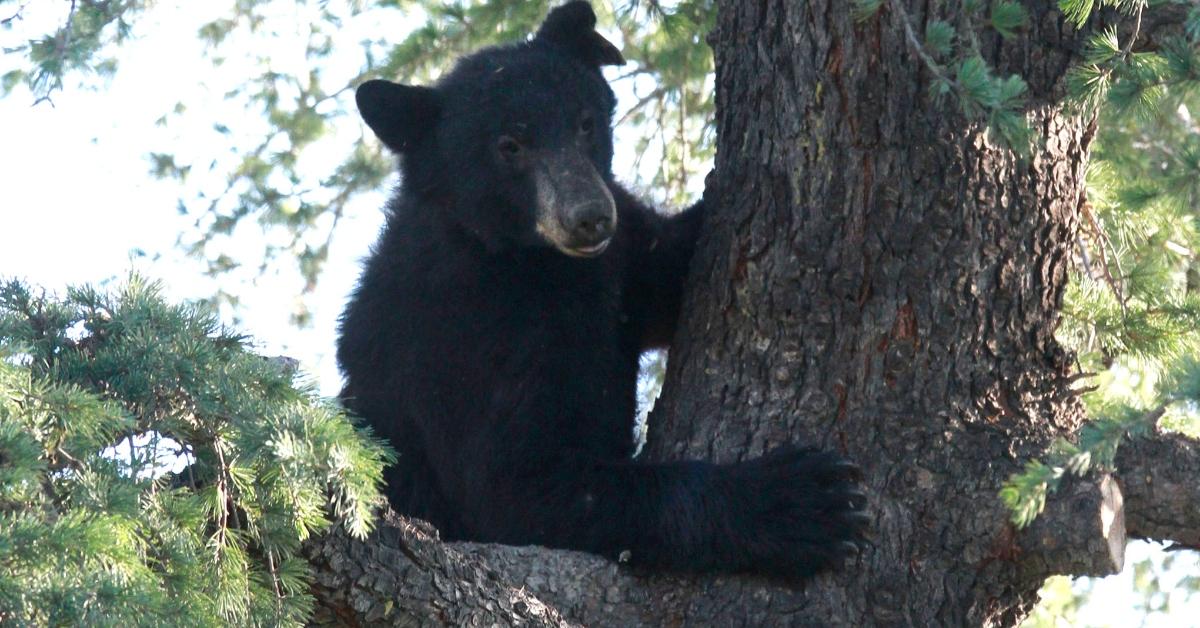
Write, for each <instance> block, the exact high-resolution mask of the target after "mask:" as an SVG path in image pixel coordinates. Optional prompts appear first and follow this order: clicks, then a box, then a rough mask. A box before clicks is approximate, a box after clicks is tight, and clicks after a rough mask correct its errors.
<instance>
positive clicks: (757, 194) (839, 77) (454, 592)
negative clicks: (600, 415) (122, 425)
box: [310, 0, 1200, 626]
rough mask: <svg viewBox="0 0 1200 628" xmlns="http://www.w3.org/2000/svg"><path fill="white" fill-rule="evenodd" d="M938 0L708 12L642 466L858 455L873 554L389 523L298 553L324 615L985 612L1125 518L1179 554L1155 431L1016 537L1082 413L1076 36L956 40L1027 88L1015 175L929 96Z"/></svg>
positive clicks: (1182, 505) (1182, 460) (1023, 594)
mask: <svg viewBox="0 0 1200 628" xmlns="http://www.w3.org/2000/svg"><path fill="white" fill-rule="evenodd" d="M942 4H943V3H925V2H916V1H915V0H913V1H908V2H903V3H901V5H893V4H892V3H886V4H885V8H884V9H883V10H882V11H881V12H880V14H879V15H878V16H877V17H875V18H872V19H871V20H869V21H866V22H863V23H856V22H855V21H854V19H853V18H852V17H851V15H850V11H849V7H848V5H847V3H845V2H835V1H834V0H809V1H800V0H790V1H785V0H755V1H747V0H720V1H719V2H718V11H719V18H718V26H717V30H716V31H715V33H713V34H712V36H711V37H710V42H711V43H712V44H713V46H714V50H715V53H716V65H717V111H718V120H717V123H718V136H719V144H718V158H717V165H716V168H715V170H714V173H713V174H712V175H711V176H710V177H709V179H708V189H707V190H706V193H705V194H706V197H707V198H708V200H709V201H710V204H711V206H712V207H715V208H716V209H715V211H714V213H713V215H712V217H711V220H710V221H709V222H708V224H706V226H705V233H704V236H703V237H702V241H701V245H700V247H699V251H698V253H697V257H696V259H695V261H694V263H693V268H692V279H691V285H690V290H689V296H688V299H687V305H686V308H685V309H686V313H685V317H684V320H683V321H682V325H681V330H680V332H679V336H678V338H677V341H676V343H675V349H674V352H673V354H672V356H671V360H670V364H669V368H668V373H667V381H666V388H665V390H664V393H663V397H662V399H661V400H660V402H659V404H658V408H657V409H656V411H655V413H654V415H653V416H652V417H651V431H650V442H649V443H648V447H647V452H646V454H645V455H646V456H648V457H650V458H655V459H678V458H685V457H693V458H694V457H699V458H706V459H710V460H717V461H730V460H739V459H744V458H747V457H751V456H756V455H759V454H761V453H762V452H763V451H765V450H767V449H769V448H770V447H772V446H774V445H778V444H783V443H789V442H796V443H806V444H819V445H821V446H824V447H828V448H833V449H837V450H839V451H841V452H843V453H845V454H846V455H848V456H849V457H851V458H853V459H854V460H856V461H858V462H859V463H861V464H862V465H863V467H864V469H865V471H866V476H867V483H868V486H869V487H870V490H871V512H872V514H874V515H875V517H876V518H877V524H876V532H875V535H876V536H875V549H874V550H873V551H870V552H868V553H866V554H865V555H864V556H863V557H862V558H861V560H860V561H859V563H858V564H857V565H851V566H848V568H847V569H846V570H844V571H843V572H841V573H838V574H832V575H826V576H822V577H820V578H818V579H817V580H815V581H813V582H810V583H807V584H804V585H801V586H798V587H789V586H784V585H781V584H780V583H772V582H767V581H763V580H760V579H755V578H747V577H728V576H726V577H695V576H664V575H657V576H645V575H639V574H634V573H630V572H629V571H628V570H626V569H624V568H621V567H619V566H616V565H614V564H611V563H609V562H607V561H604V560H603V559H600V558H596V557H594V556H589V555H586V554H579V553H574V552H559V551H550V550H544V549H539V548H512V547H501V546H488V545H474V544H454V545H445V544H441V543H438V542H437V541H436V539H435V538H434V537H433V536H431V535H430V534H429V533H428V532H427V531H423V530H422V528H421V527H420V526H417V525H414V524H411V523H407V522H405V521H404V520H400V519H393V520H391V521H390V522H389V523H388V524H387V525H386V526H385V527H384V529H382V530H381V531H380V532H378V533H377V534H376V535H375V536H374V537H372V538H371V539H369V540H368V541H367V542H356V541H351V540H349V539H346V538H345V537H344V536H340V535H332V536H329V537H326V538H325V539H321V540H318V541H316V542H314V544H313V545H312V546H310V555H311V556H313V557H314V561H315V562H316V563H317V564H318V569H319V572H320V575H319V578H318V586H317V587H316V589H315V590H316V591H317V593H318V597H319V598H320V601H321V605H322V615H321V618H322V620H323V621H324V622H326V623H332V622H341V623H360V624H364V625H365V624H375V623H379V624H387V625H410V624H443V625H468V624H478V625H490V624H529V625H564V624H568V623H569V622H581V623H584V624H586V625H594V626H633V625H821V626H829V625H854V626H874V625H919V626H926V625H952V626H964V625H1012V624H1015V623H1016V622H1017V621H1018V620H1019V619H1020V618H1021V617H1022V616H1023V615H1024V614H1025V613H1026V612H1027V610H1028V609H1029V607H1030V606H1031V605H1032V604H1033V603H1034V602H1035V601H1036V595H1035V592H1036V590H1037V588H1038V586H1039V585H1040V584H1041V582H1042V580H1043V579H1044V578H1045V577H1046V576H1047V575H1050V574H1053V573H1076V574H1085V573H1086V574H1092V575H1099V574H1105V573H1111V572H1113V571H1115V570H1117V569H1119V568H1120V566H1121V562H1122V560H1123V549H1124V540H1125V533H1126V532H1125V531H1126V526H1127V527H1128V531H1129V533H1130V534H1132V535H1135V536H1148V537H1153V538H1160V539H1175V540H1177V541H1180V542H1182V543H1187V544H1198V543H1200V539H1198V538H1197V537H1196V530H1197V529H1200V526H1198V525H1197V524H1198V523H1200V510H1198V508H1200V506H1197V504H1198V503H1200V495H1198V494H1197V483H1196V481H1195V478H1196V477H1197V474H1198V473H1200V466H1198V465H1200V454H1198V453H1197V450H1196V444H1195V443H1194V442H1192V441H1187V440H1185V439H1179V438H1169V439H1158V440H1147V441H1142V442H1139V443H1136V444H1134V445H1130V446H1128V447H1126V448H1125V449H1122V451H1121V454H1120V456H1119V458H1118V474H1117V478H1118V479H1117V480H1114V479H1113V478H1111V477H1108V476H1098V477H1095V478H1089V479H1085V480H1079V481H1074V482H1070V483H1068V485H1067V486H1065V487H1064V488H1063V489H1062V490H1061V491H1060V492H1059V493H1058V494H1056V496H1055V497H1054V498H1053V500H1052V501H1051V503H1050V504H1048V507H1047V511H1046V513H1045V514H1044V515H1043V516H1042V517H1041V518H1040V519H1039V521H1038V523H1037V524H1036V525H1035V526H1033V527H1031V528H1030V529H1029V530H1025V531H1021V532H1017V531H1016V530H1014V528H1013V527H1012V526H1011V525H1010V524H1009V523H1008V513H1007V512H1006V511H1005V509H1004V508H1003V507H1002V505H1001V504H1000V502H999V500H998V499H997V492H998V491H999V489H1000V487H1001V485H1002V484H1003V482H1004V481H1005V479H1006V478H1007V477H1008V476H1009V475H1010V474H1012V473H1013V472H1014V471H1016V470H1018V469H1019V467H1020V465H1021V464H1022V463H1023V462H1024V460H1026V459H1027V458H1028V457H1031V456H1036V455H1038V454H1040V453H1041V452H1042V451H1043V449H1044V448H1045V446H1046V445H1047V444H1048V443H1050V442H1051V441H1052V440H1053V439H1054V438H1056V437H1059V436H1064V435H1069V434H1070V433H1072V432H1073V431H1074V430H1075V429H1076V428H1077V427H1078V426H1079V424H1080V422H1081V421H1082V420H1083V419H1084V415H1083V411H1082V406H1081V404H1080V403H1079V401H1078V399H1077V398H1076V397H1075V395H1074V393H1072V392H1071V391H1070V386H1069V384H1070V369H1071V359H1070V357H1069V356H1068V355H1066V354H1065V352H1064V351H1063V350H1062V349H1061V348H1060V347H1059V346H1058V344H1057V343H1056V342H1055V340H1054V337H1053V333H1054V329H1055V326H1056V324H1057V317H1058V312H1059V308H1060V305H1061V299H1062V294H1063V288H1064V287H1065V285H1066V281H1067V272H1066V271H1067V268H1068V265H1069V263H1070V260H1071V255H1070V246H1071V243H1072V242H1073V240H1074V236H1075V230H1076V228H1077V225H1078V218H1079V212H1078V209H1079V206H1080V203H1081V202H1082V201H1083V182H1082V176H1083V172H1084V169H1085V167H1086V162H1087V151H1088V141H1089V139H1090V132H1089V129H1088V126H1087V122H1086V121H1084V120H1080V119H1076V118H1072V117H1070V116H1065V115H1062V114H1061V113H1060V112H1059V111H1058V110H1057V109H1056V107H1055V106H1054V104H1053V103H1054V102H1055V101H1056V100H1057V99H1058V98H1059V97H1060V96H1061V79H1062V77H1063V74H1064V73H1065V71H1066V69H1067V68H1068V67H1069V66H1070V64H1071V63H1072V60H1073V54H1075V52H1076V48H1077V43H1078V38H1079V35H1078V34H1077V33H1075V31H1074V30H1073V29H1072V28H1071V27H1070V26H1068V25H1066V23H1065V22H1064V20H1063V19H1062V17H1061V16H1060V15H1059V14H1058V13H1057V12H1056V11H1054V10H1053V9H1052V7H1053V5H1054V3H1048V2H1028V3H1026V7H1027V8H1028V9H1029V12H1030V23H1029V27H1028V28H1027V29H1026V30H1025V31H1024V32H1022V33H1021V35H1020V36H1018V37H1015V38H1012V39H1010V40H1000V39H999V38H998V37H994V36H992V35H984V36H983V37H982V40H981V48H982V50H983V51H984V52H985V54H986V56H987V57H988V60H989V61H990V62H992V63H993V64H994V65H995V66H997V67H998V69H999V70H1000V71H1001V72H1004V73H1010V72H1016V73H1019V74H1021V75H1022V76H1023V77H1025V78H1026V80H1027V81H1028V82H1029V84H1030V88H1031V91H1032V95H1033V100H1032V104H1031V107H1030V109H1029V119H1030V120H1031V122H1032V124H1033V126H1034V128H1035V129H1036V131H1037V135H1038V136H1039V137H1040V139H1041V140H1042V143H1041V145H1040V146H1039V147H1038V148H1037V149H1035V150H1034V152H1033V154H1032V156H1031V157H1030V158H1029V159H1028V160H1027V161H1025V162H1021V161H1019V160H1018V159H1017V158H1015V157H1014V156H1013V154H1012V153H1011V152H1010V151H1008V150H1006V149H1003V148H1000V147H997V146H995V145H994V144H992V143H991V142H989V140H988V139H987V137H986V135H985V133H984V131H983V130H982V128H981V127H980V126H979V125H977V124H973V123H970V122H968V121H966V120H965V119H963V118H962V117H961V116H959V115H957V114H955V113H954V110H953V107H939V106H936V105H935V104H934V103H932V102H931V101H930V100H929V99H928V98H927V96H926V94H927V91H928V81H929V78H930V77H929V76H928V74H927V72H926V70H925V69H924V66H923V65H922V63H921V62H920V60H919V59H918V58H917V57H916V55H915V54H914V53H913V50H912V49H911V48H910V47H909V43H908V42H907V41H906V39H905V32H906V29H905V23H904V21H905V19H906V18H905V16H907V20H909V21H910V24H911V26H912V28H913V30H914V31H915V32H916V33H923V32H924V29H925V23H926V22H927V20H930V19H934V18H939V19H946V20H948V21H951V22H955V21H958V20H959V19H960V18H959V17H958V16H957V15H956V14H957V13H958V11H957V4H956V3H946V4H951V5H954V6H953V7H951V9H952V10H950V9H947V13H944V14H940V13H937V12H938V11H939V10H942V9H938V8H936V7H937V6H940V5H942ZM931 5H932V6H931ZM899 6H904V7H906V8H905V9H904V10H903V11H898V10H896V9H897V8H898V7H899ZM930 11H933V12H932V13H930ZM951 13H955V14H951ZM1148 23H1149V22H1148ZM1122 487H1123V488H1124V494H1123V495H1122V491H1121V488H1122Z"/></svg>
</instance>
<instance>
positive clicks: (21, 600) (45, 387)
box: [0, 277, 390, 626]
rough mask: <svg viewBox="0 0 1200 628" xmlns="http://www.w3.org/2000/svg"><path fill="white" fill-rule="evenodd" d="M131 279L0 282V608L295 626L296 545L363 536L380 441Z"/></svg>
mask: <svg viewBox="0 0 1200 628" xmlns="http://www.w3.org/2000/svg"><path fill="white" fill-rule="evenodd" d="M249 348H250V347H249V345H248V342H247V339H246V338H244V337H241V336H238V335H236V334H233V333H231V332H230V331H228V330H226V329H223V328H222V327H221V326H219V325H218V324H217V322H216V320H215V319H214V318H213V317H212V316H211V315H209V314H207V313H205V312H204V311H202V310H199V309H197V308H193V307H187V306H173V305H169V304H167V303H166V302H164V300H163V299H162V297H161V295H160V294H159V288H158V287H157V286H156V285H154V284H150V283H147V282H145V281H143V280H141V279H139V278H136V277H135V278H133V279H131V280H130V281H129V283H128V284H127V285H125V286H123V287H121V288H119V289H118V290H116V291H115V292H114V293H113V294H111V295H109V294H103V293H101V292H99V291H97V290H95V289H93V288H91V287H82V288H75V289H71V290H70V291H69V292H68V293H67V295H66V296H65V297H64V298H55V297H53V296H49V295H45V294H40V293H36V292H34V291H32V290H30V289H29V288H28V287H26V286H24V285H22V284H21V283H19V282H16V281H8V282H5V283H2V284H0V565H4V568H3V569H0V623H3V624H5V625H29V626H46V625H52V626H67V625H71V626H76V625H88V626H92V625H95V626H108V625H111V626H131V625H132V626H143V625H144V626H172V625H189V626H226V625H263V626H279V625H301V624H302V623H303V621H304V619H305V618H306V617H307V615H308V614H309V612H310V611H311V608H312V599H311V597H310V596H309V594H308V584H309V580H310V574H309V568H308V565H307V563H306V562H305V561H304V560H303V558H302V557H301V556H300V555H299V554H298V551H299V548H300V544H301V543H302V542H303V541H304V540H305V539H306V538H308V537H309V536H311V535H312V534H314V533H319V532H321V531H323V530H326V529H328V528H329V527H330V526H331V525H333V524H334V523H339V524H341V525H342V526H344V527H345V528H346V529H347V530H348V531H349V532H350V533H351V534H354V535H356V536H359V537H362V536H364V535H365V534H366V533H367V532H369V531H370V529H371V525H372V510H373V508H374V507H375V506H377V505H378V504H380V503H381V496H380V492H379V481H380V477H381V474H382V468H383V466H384V464H385V463H387V462H388V461H389V460H390V454H389V453H388V452H387V450H386V449H385V448H384V447H383V446H382V445H381V444H380V443H378V442H377V441H375V440H374V439H372V438H371V437H370V436H369V434H367V433H366V432H365V431H364V430H362V429H360V428H356V427H355V426H354V425H352V424H351V422H350V421H349V420H347V418H346V417H345V416H344V415H343V414H342V413H341V411H340V410H339V409H338V408H337V407H336V406H334V405H333V404H332V403H330V402H328V401H325V400H322V399H320V398H318V397H317V396H316V395H315V393H314V392H313V389H312V387H311V385H309V384H307V383H305V382H297V381H295V378H294V377H293V375H292V374H291V373H289V371H288V369H287V368H286V365H284V366H281V365H280V364H278V363H276V362H273V361H271V360H267V359H264V358H261V357H259V356H256V355H254V354H253V353H252V352H251V351H249Z"/></svg>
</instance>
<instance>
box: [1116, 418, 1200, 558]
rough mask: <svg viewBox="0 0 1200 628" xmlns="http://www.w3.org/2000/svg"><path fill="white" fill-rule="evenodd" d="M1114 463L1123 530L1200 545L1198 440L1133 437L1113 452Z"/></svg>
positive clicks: (1175, 436) (1172, 436)
mask: <svg viewBox="0 0 1200 628" xmlns="http://www.w3.org/2000/svg"><path fill="white" fill-rule="evenodd" d="M1116 466H1117V477H1118V478H1119V479H1120V481H1121V488H1122V490H1123V492H1124V493H1125V521H1126V526H1127V527H1128V529H1129V535H1130V536H1133V537H1137V538H1146V539H1154V540H1158V541H1175V542H1176V543H1178V544H1179V545H1182V546H1186V547H1190V548H1192V549H1197V550H1200V441H1197V440H1196V439H1193V438H1188V437H1186V436H1183V435H1180V434H1164V433H1161V432H1159V433H1154V434H1150V435H1148V436H1146V437H1143V438H1135V439H1133V440H1132V441H1130V442H1128V443H1126V444H1124V445H1123V446H1122V447H1121V449H1120V450H1118V451H1117V458H1116Z"/></svg>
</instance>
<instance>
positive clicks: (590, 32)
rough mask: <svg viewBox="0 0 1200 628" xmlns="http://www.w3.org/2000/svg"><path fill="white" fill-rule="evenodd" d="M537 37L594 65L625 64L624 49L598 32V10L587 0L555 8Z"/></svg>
mask: <svg viewBox="0 0 1200 628" xmlns="http://www.w3.org/2000/svg"><path fill="white" fill-rule="evenodd" d="M534 39H539V40H541V41H544V42H547V43H550V44H551V45H554V46H557V47H558V48H559V49H560V50H563V51H564V52H566V53H568V54H570V55H572V56H574V57H575V58H577V59H579V60H580V61H583V62H584V63H585V64H587V65H590V66H592V67H594V68H599V67H600V66H602V65H625V57H622V56H621V51H620V50H617V47H616V46H614V45H612V42H610V41H608V40H607V39H605V38H604V37H603V36H601V35H600V33H597V32H596V12H595V11H592V5H591V4H590V3H588V2H587V1H586V0H574V1H573V2H568V3H566V4H564V5H562V6H561V7H558V8H557V9H554V10H553V11H551V12H550V13H549V14H548V15H547V16H546V21H545V22H542V27H541V28H539V29H538V32H537V35H536V36H535V37H534Z"/></svg>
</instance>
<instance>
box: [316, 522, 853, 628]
mask: <svg viewBox="0 0 1200 628" xmlns="http://www.w3.org/2000/svg"><path fill="white" fill-rule="evenodd" d="M305 554H306V557H307V558H308V560H309V561H310V563H311V564H312V565H313V568H314V571H315V572H316V578H315V582H314V584H313V586H312V593H313V594H314V596H315V597H316V600H317V610H316V615H315V617H314V618H313V619H312V621H311V622H310V625H313V626H412V625H421V626H427V625H433V626H437V625H441V626H465V625H471V626H477V625H478V626H515V625H520V626H576V625H580V624H582V625H586V626H598V627H603V626H621V627H628V626H659V625H778V624H781V623H784V624H786V623H790V622H793V621H794V620H795V614H796V613H798V612H801V611H803V610H805V609H810V610H811V608H812V606H813V604H814V601H813V596H814V595H815V594H814V590H815V589H814V588H815V587H822V586H828V587H831V588H833V589H835V590H837V591H838V592H839V594H845V593H846V592H847V588H846V581H845V580H844V579H845V578H849V577H850V576H848V575H823V576H820V577H818V578H817V579H815V580H814V581H811V582H808V583H804V584H801V585H796V586H789V585H787V584H785V583H780V582H773V581H769V580H765V579H763V578H760V577H755V576H728V575H709V576H700V575H685V574H674V575H672V574H654V575H649V574H642V573H638V572H636V571H635V570H633V569H629V568H626V567H622V566H618V565H617V564H616V563H613V562H612V561H609V560H607V559H604V558H601V557H599V556H594V555H592V554H587V553H583V552H574V551H567V550H552V549H547V548H544V547H532V546H531V547H512V546H508V545H492V544H485V543H443V542H441V541H439V540H438V538H437V532H436V531H435V530H434V529H433V528H432V527H430V526H429V525H428V524H426V523H424V522H422V521H419V520H415V519H408V518H406V517H401V516H399V515H396V514H394V513H392V512H391V511H389V512H387V513H386V514H385V515H384V516H383V518H382V519H381V520H380V521H379V527H378V528H377V529H376V531H375V532H374V533H372V534H371V536H370V537H369V538H367V539H365V540H362V541H358V540H354V539H352V538H350V537H349V536H347V535H346V533H345V532H344V531H342V530H340V529H335V530H334V531H332V532H331V533H329V534H326V535H325V536H323V537H321V538H314V539H312V540H310V541H309V542H308V544H307V546H306V548H305ZM853 569H855V568H850V569H848V571H851V570H853ZM839 578H840V579H842V580H838V579H839ZM839 599H840V598H839ZM818 614H819V615H824V614H827V613H826V611H824V610H822V611H819V613H818Z"/></svg>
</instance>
